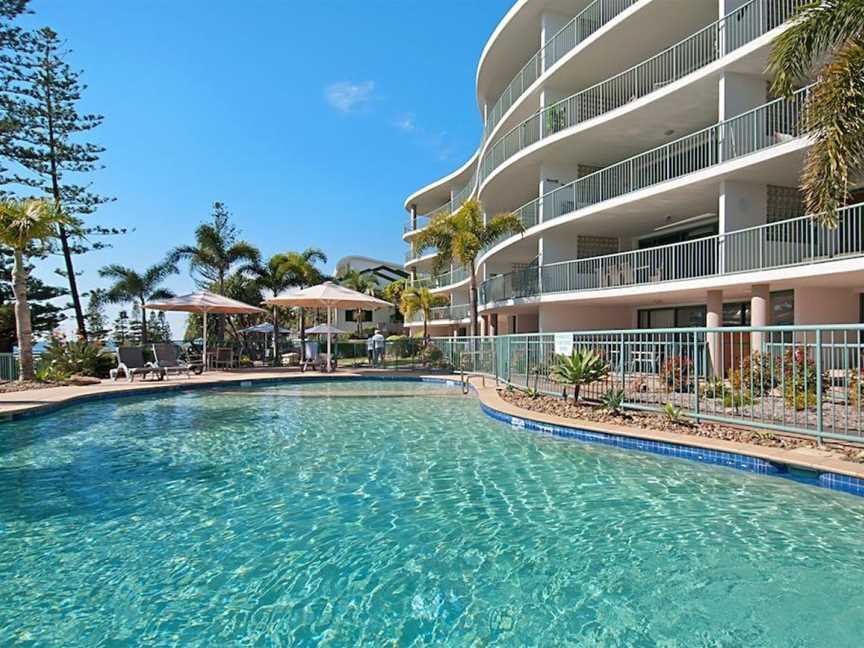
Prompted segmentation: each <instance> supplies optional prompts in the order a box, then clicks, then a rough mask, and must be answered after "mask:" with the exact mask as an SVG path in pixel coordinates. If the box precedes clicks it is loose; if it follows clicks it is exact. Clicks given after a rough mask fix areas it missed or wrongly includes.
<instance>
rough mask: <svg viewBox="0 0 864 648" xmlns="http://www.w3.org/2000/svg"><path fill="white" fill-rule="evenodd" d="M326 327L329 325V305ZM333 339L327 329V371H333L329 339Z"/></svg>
mask: <svg viewBox="0 0 864 648" xmlns="http://www.w3.org/2000/svg"><path fill="white" fill-rule="evenodd" d="M327 327H328V328H329V327H330V307H329V306H328V307H327ZM332 339H333V334H332V333H330V332H329V331H328V332H327V373H330V372H331V371H333V354H332V352H331V350H330V349H331V348H332V344H331V341H332Z"/></svg>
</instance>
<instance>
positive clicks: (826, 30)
mask: <svg viewBox="0 0 864 648" xmlns="http://www.w3.org/2000/svg"><path fill="white" fill-rule="evenodd" d="M862 32H864V1H862V0H816V1H814V2H811V3H809V4H807V5H804V6H803V7H801V8H800V9H799V10H798V13H797V14H796V16H795V17H794V18H793V19H792V24H791V26H790V27H789V28H788V29H787V30H786V31H785V32H784V33H783V34H781V35H780V36H779V37H778V38H777V41H776V42H775V44H774V47H773V49H772V51H771V55H770V58H769V62H768V72H769V73H770V74H772V75H773V76H774V82H773V86H772V90H773V91H774V92H775V93H776V94H777V95H781V96H789V95H791V94H792V92H793V91H794V89H795V86H796V84H798V83H800V82H801V81H802V80H803V79H805V78H806V77H807V76H809V75H810V74H811V73H812V72H813V68H814V66H815V65H817V64H818V62H819V60H820V59H821V58H822V57H823V56H824V55H825V54H826V53H828V54H829V55H830V54H833V53H834V52H835V51H837V50H839V49H840V48H842V47H843V46H844V45H845V44H846V42H847V41H849V39H854V38H858V37H859V36H860V35H861V34H862Z"/></svg>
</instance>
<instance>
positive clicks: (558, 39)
mask: <svg viewBox="0 0 864 648" xmlns="http://www.w3.org/2000/svg"><path fill="white" fill-rule="evenodd" d="M635 2H636V0H595V1H594V2H592V3H591V4H590V5H588V6H587V7H585V9H583V10H582V11H580V12H579V14H577V15H576V16H575V17H574V18H573V20H571V21H570V22H569V23H567V24H566V25H565V26H564V27H562V28H561V29H560V30H559V31H558V32H557V33H556V34H555V35H554V36H553V37H552V38H551V39H550V40H549V42H547V43H546V44H545V45H544V46H543V47H542V48H540V50H539V51H538V52H537V53H536V54H534V56H532V57H531V59H530V60H529V61H528V62H527V63H526V64H525V65H524V67H523V68H522V69H521V70H520V71H519V73H518V74H517V75H516V76H515V77H513V80H512V81H510V83H509V84H507V87H506V88H504V91H503V92H502V93H501V95H500V96H499V97H498V99H497V101H496V102H495V105H493V106H492V108H491V110H490V111H489V113H488V114H487V115H486V126H485V128H484V129H483V137H484V138H485V137H487V136H488V135H489V133H491V132H492V129H493V128H495V125H496V124H497V123H498V122H499V121H501V118H502V117H503V116H504V113H506V112H507V111H508V110H509V109H510V107H511V106H512V105H513V104H514V103H516V100H517V99H519V97H521V96H522V95H523V94H524V92H525V91H526V90H527V89H528V88H529V87H530V86H531V84H533V83H534V82H535V81H536V80H537V79H538V78H539V77H540V75H541V74H542V73H543V72H544V70H548V69H549V68H550V67H551V66H552V65H554V64H555V63H556V62H557V61H558V60H559V59H561V58H562V57H563V56H564V55H565V54H566V53H567V52H569V51H571V50H573V49H575V48H576V46H577V45H578V44H579V43H581V42H582V41H584V40H585V39H586V38H588V37H589V36H590V35H591V34H593V33H594V32H596V31H597V30H598V29H600V28H601V27H602V26H603V25H605V24H606V23H608V22H609V21H610V20H612V19H613V18H614V17H615V16H617V15H618V14H620V13H621V12H622V11H624V10H625V9H627V8H628V7H630V5H632V4H634V3H635Z"/></svg>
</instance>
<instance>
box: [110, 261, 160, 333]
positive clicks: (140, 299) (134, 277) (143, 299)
mask: <svg viewBox="0 0 864 648" xmlns="http://www.w3.org/2000/svg"><path fill="white" fill-rule="evenodd" d="M176 273H177V264H176V263H174V262H173V261H172V260H170V259H168V260H166V261H163V262H162V263H157V264H156V265H154V266H150V267H149V268H147V270H145V271H144V273H143V274H139V273H138V272H136V271H135V270H133V269H132V268H127V267H125V266H121V265H117V264H112V265H108V266H105V267H104V268H102V269H101V270H99V276H100V277H105V278H107V279H113V280H114V284H113V285H112V286H111V287H110V288H108V292H107V293H106V294H105V300H106V301H108V302H109V303H112V304H129V303H132V304H137V305H138V307H139V308H140V309H141V343H142V344H147V309H146V308H144V304H146V303H147V302H148V301H151V300H154V299H167V298H168V297H173V296H174V293H173V292H171V291H170V290H168V289H166V288H161V287H160V284H161V283H162V282H163V281H165V278H166V277H168V276H169V275H172V274H176Z"/></svg>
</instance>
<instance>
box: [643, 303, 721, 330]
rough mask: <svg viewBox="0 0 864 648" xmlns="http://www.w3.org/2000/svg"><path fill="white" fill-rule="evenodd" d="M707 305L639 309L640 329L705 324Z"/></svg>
mask: <svg viewBox="0 0 864 648" xmlns="http://www.w3.org/2000/svg"><path fill="white" fill-rule="evenodd" d="M706 312H707V311H706V308H705V306H679V307H678V308H653V309H650V310H647V309H646V310H640V311H639V328H640V329H664V328H685V327H691V326H705V317H706Z"/></svg>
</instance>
